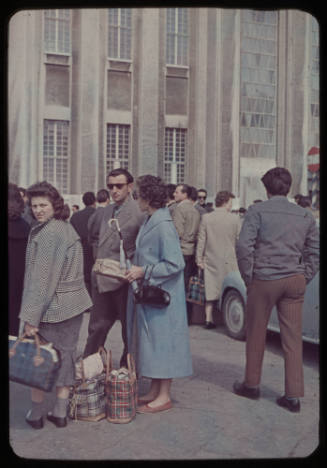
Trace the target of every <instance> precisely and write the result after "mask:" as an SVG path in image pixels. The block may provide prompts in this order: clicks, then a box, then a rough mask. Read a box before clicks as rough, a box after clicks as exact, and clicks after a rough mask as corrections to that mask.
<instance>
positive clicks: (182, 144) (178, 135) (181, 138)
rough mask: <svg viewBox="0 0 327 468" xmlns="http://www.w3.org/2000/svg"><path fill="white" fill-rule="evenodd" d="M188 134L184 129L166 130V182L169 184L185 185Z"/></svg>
mask: <svg viewBox="0 0 327 468" xmlns="http://www.w3.org/2000/svg"><path fill="white" fill-rule="evenodd" d="M186 133H187V130H186V129H184V128H166V129H165V158H164V180H165V182H166V183H167V184H169V183H172V184H182V183H184V177H185V152H186Z"/></svg>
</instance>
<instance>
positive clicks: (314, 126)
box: [311, 18, 320, 147]
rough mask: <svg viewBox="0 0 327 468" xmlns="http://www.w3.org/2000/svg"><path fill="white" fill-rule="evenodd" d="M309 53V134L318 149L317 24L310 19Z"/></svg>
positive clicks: (314, 20)
mask: <svg viewBox="0 0 327 468" xmlns="http://www.w3.org/2000/svg"><path fill="white" fill-rule="evenodd" d="M311 51H312V52H311V134H312V146H318V147H319V145H320V143H319V115H320V110H319V24H318V21H317V20H316V19H315V18H312V47H311Z"/></svg>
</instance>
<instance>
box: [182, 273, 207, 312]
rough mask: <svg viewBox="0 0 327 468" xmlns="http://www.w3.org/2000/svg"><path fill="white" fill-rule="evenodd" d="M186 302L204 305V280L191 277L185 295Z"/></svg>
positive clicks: (199, 277)
mask: <svg viewBox="0 0 327 468" xmlns="http://www.w3.org/2000/svg"><path fill="white" fill-rule="evenodd" d="M186 300H187V301H188V302H192V303H193V304H198V305H204V303H205V290H204V279H203V277H202V275H201V276H191V278H190V281H189V286H188V291H187V294H186Z"/></svg>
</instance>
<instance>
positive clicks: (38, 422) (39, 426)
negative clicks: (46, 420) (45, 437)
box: [25, 412, 43, 429]
mask: <svg viewBox="0 0 327 468" xmlns="http://www.w3.org/2000/svg"><path fill="white" fill-rule="evenodd" d="M28 414H29V412H28V413H27V415H26V416H25V421H26V422H27V424H29V425H30V426H31V427H33V429H42V428H43V418H42V417H41V418H40V419H35V420H34V421H33V420H31V419H28V418H27V416H28Z"/></svg>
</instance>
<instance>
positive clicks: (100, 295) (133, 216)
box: [84, 168, 144, 366]
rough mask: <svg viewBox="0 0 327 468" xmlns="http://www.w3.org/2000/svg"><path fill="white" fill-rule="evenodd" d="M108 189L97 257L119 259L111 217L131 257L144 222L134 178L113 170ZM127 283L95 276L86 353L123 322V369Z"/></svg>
mask: <svg viewBox="0 0 327 468" xmlns="http://www.w3.org/2000/svg"><path fill="white" fill-rule="evenodd" d="M107 186H108V188H109V192H110V198H111V199H112V200H113V202H114V203H113V204H110V205H108V206H106V207H105V208H103V215H102V220H101V226H100V233H99V241H98V244H97V258H112V259H113V260H118V261H119V259H120V237H119V233H118V230H117V227H116V225H115V224H114V223H113V224H109V223H108V221H110V219H111V218H116V219H118V222H119V226H120V230H121V233H122V236H123V240H124V247H125V250H126V253H127V256H128V258H131V257H132V256H133V255H134V251H135V240H136V236H137V234H138V231H139V228H140V226H141V224H142V223H143V220H144V215H143V214H142V212H141V211H140V209H139V207H138V204H137V202H136V201H135V200H133V198H132V190H133V177H132V175H131V174H130V173H129V172H128V171H127V170H125V169H122V168H119V169H114V170H113V171H111V172H110V173H109V174H108V177H107ZM127 294H128V282H126V281H123V280H120V279H118V278H109V277H106V276H102V275H96V274H95V273H92V299H93V307H92V309H91V314H90V322H89V328H88V338H87V342H86V346H85V350H84V357H87V356H89V355H90V354H93V353H96V352H97V351H98V349H99V346H103V345H104V343H105V341H106V338H107V334H108V333H109V331H110V329H111V328H112V326H113V324H114V323H115V321H116V319H118V318H119V319H120V321H121V326H122V338H123V343H124V350H123V354H122V357H121V360H120V365H121V366H126V365H127V362H126V357H127V331H126V304H127Z"/></svg>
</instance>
